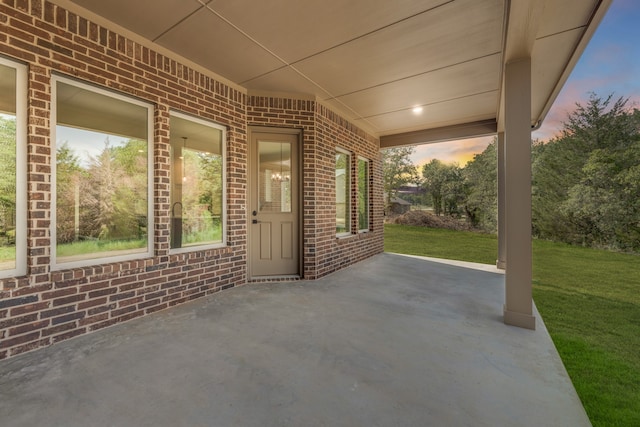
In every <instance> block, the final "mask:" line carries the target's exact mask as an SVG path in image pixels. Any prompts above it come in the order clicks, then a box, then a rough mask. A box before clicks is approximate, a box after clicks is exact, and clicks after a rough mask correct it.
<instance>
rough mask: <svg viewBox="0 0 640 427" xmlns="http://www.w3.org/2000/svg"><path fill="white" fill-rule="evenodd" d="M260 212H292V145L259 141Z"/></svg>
mask: <svg viewBox="0 0 640 427" xmlns="http://www.w3.org/2000/svg"><path fill="white" fill-rule="evenodd" d="M258 157H259V162H260V164H259V166H258V170H259V174H258V177H259V178H258V189H259V191H258V194H259V197H260V199H259V201H260V203H259V210H260V212H265V213H278V212H291V144H290V143H288V142H272V141H258Z"/></svg>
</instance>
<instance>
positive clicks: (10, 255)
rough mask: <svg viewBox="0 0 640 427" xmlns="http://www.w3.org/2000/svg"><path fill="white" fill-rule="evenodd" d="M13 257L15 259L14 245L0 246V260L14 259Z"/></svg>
mask: <svg viewBox="0 0 640 427" xmlns="http://www.w3.org/2000/svg"><path fill="white" fill-rule="evenodd" d="M15 259H16V247H15V246H0V262H4V261H15Z"/></svg>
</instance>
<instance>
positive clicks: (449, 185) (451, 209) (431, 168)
mask: <svg viewBox="0 0 640 427" xmlns="http://www.w3.org/2000/svg"><path fill="white" fill-rule="evenodd" d="M422 177H423V182H422V185H423V187H424V188H425V190H426V191H427V193H428V194H429V195H430V196H431V200H432V202H433V211H434V213H435V214H436V215H442V214H443V213H446V214H449V215H454V214H457V213H458V206H459V204H460V203H462V201H463V200H464V181H463V178H462V170H461V168H460V166H458V165H457V164H452V165H447V164H445V163H442V162H441V161H440V160H438V159H433V160H431V161H430V162H429V163H427V164H425V165H424V166H423V167H422Z"/></svg>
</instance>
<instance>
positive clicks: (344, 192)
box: [336, 151, 351, 234]
mask: <svg viewBox="0 0 640 427" xmlns="http://www.w3.org/2000/svg"><path fill="white" fill-rule="evenodd" d="M350 164H351V156H350V155H349V154H347V153H344V152H340V151H338V152H336V233H337V234H344V233H349V232H350V231H351V226H350V221H349V216H350V215H349V210H350V204H349V187H350V185H351V183H350V181H351V180H350V179H349V172H350V169H349V165H350Z"/></svg>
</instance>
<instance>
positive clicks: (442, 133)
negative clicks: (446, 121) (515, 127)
mask: <svg viewBox="0 0 640 427" xmlns="http://www.w3.org/2000/svg"><path fill="white" fill-rule="evenodd" d="M496 132H497V124H496V121H495V120H482V121H479V122H470V123H464V124H460V125H453V126H444V127H439V128H433V129H424V130H417V131H413V132H405V133H397V134H395V135H385V136H381V137H380V148H392V147H400V146H406V145H420V144H432V143H435V142H443V141H452V140H456V139H465V138H476V137H479V136H487V135H494V134H495V133H496Z"/></svg>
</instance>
